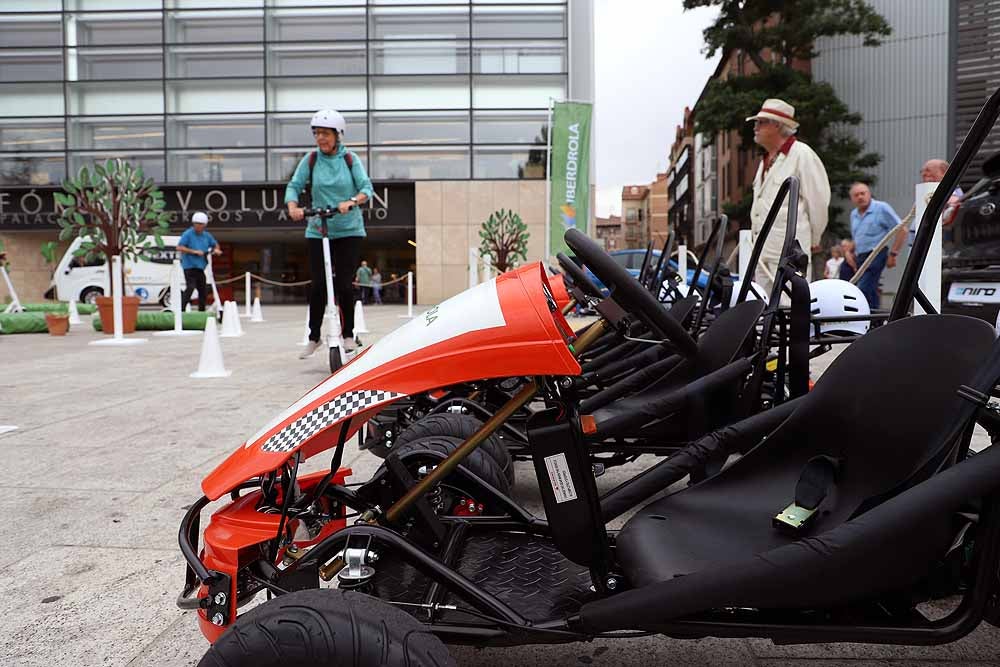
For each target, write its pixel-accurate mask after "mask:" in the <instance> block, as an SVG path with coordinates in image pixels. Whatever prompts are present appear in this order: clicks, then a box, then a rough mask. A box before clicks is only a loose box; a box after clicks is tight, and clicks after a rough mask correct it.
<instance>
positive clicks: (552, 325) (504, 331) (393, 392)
mask: <svg viewBox="0 0 1000 667" xmlns="http://www.w3.org/2000/svg"><path fill="white" fill-rule="evenodd" d="M571 333H572V329H570V327H569V325H568V324H567V322H566V320H565V318H563V316H562V314H561V313H560V312H559V309H558V308H557V307H556V305H555V300H554V298H553V291H552V288H551V287H550V285H549V282H548V278H547V277H546V275H545V269H544V267H543V266H542V264H541V263H534V264H529V265H527V266H524V267H522V268H520V269H517V270H516V271H510V272H508V273H505V274H503V275H501V276H499V277H498V278H496V279H494V280H491V281H489V282H486V283H482V284H481V285H477V286H476V287H472V288H470V289H468V290H466V291H465V292H462V293H461V294H458V295H457V296H454V297H452V298H450V299H448V300H447V301H444V302H442V303H441V304H439V305H437V306H435V307H433V308H431V309H430V310H428V311H426V312H425V313H423V314H421V315H418V316H417V317H415V318H413V319H412V320H411V321H410V322H407V323H406V324H404V325H403V326H401V327H399V328H398V329H396V330H395V331H393V332H392V333H390V334H388V335H387V336H385V337H384V338H382V339H381V340H379V341H378V342H377V343H375V344H374V345H372V346H371V347H369V348H367V349H365V350H364V351H362V352H361V353H360V354H358V356H357V357H355V358H354V360H352V361H351V362H350V363H349V364H347V365H346V366H344V367H343V368H341V369H340V370H339V371H337V372H336V373H335V374H333V375H331V376H330V377H329V378H327V379H326V380H325V381H323V382H322V383H320V384H319V385H317V386H316V387H314V388H313V389H312V390H311V391H310V392H309V393H307V394H306V395H305V396H303V397H302V398H300V399H299V400H298V401H296V402H295V403H294V404H293V405H291V406H290V407H289V408H287V409H286V410H285V411H284V412H282V413H281V414H279V415H278V416H276V417H275V418H274V419H272V420H271V421H270V422H268V423H267V425H266V426H264V427H263V428H262V429H260V430H259V431H258V432H257V433H255V434H253V435H252V436H251V437H250V438H248V439H247V440H246V441H245V442H244V443H243V444H242V445H241V446H240V447H239V449H237V450H236V451H235V452H233V454H231V455H230V456H229V458H227V459H226V460H225V461H223V462H222V463H221V464H220V465H219V466H218V467H217V468H216V469H215V470H213V471H212V472H211V473H209V475H208V476H207V477H206V478H205V479H204V480H203V481H202V490H203V491H204V492H205V495H206V496H208V498H210V499H212V500H215V499H217V498H219V497H220V496H222V495H223V494H225V493H228V492H229V491H231V490H232V489H233V488H235V487H236V486H237V485H239V484H241V483H243V482H245V481H246V480H248V479H250V478H252V477H257V476H259V475H263V474H266V473H268V472H271V471H272V470H276V469H278V468H279V467H280V466H281V465H283V464H284V463H285V462H286V461H287V460H288V458H289V457H290V456H292V454H294V453H295V452H296V451H299V450H302V454H303V456H304V457H306V458H308V457H310V456H313V455H315V454H316V453H318V452H321V451H323V450H325V449H328V448H330V447H333V446H334V445H336V444H337V442H338V441H339V440H340V438H341V437H343V438H348V437H350V436H351V435H353V434H354V433H356V432H357V431H358V429H360V428H361V427H362V426H363V425H364V423H365V422H366V421H367V420H368V419H370V418H371V417H372V416H374V415H375V414H376V413H377V412H378V411H379V410H381V409H382V408H384V407H385V406H386V405H388V404H389V403H392V402H393V401H396V400H399V399H400V398H403V397H405V396H409V395H413V394H419V393H422V392H425V391H429V390H431V389H436V388H438V387H445V386H448V385H452V384H457V383H460V382H469V381H472V380H481V379H486V378H499V377H513V376H523V375H579V373H580V365H579V364H578V363H577V361H576V359H575V358H574V357H573V354H572V353H571V352H570V351H569V349H568V347H567V344H566V336H568V335H570V334H571ZM338 425H339V426H340V427H339V428H334V427H336V426H338Z"/></svg>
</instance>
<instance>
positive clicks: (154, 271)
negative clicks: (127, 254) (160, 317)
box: [49, 236, 184, 306]
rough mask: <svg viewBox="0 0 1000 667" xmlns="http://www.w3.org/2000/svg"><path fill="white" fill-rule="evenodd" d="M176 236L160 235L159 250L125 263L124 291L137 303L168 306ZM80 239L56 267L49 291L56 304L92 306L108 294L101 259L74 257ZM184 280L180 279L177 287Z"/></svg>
mask: <svg viewBox="0 0 1000 667" xmlns="http://www.w3.org/2000/svg"><path fill="white" fill-rule="evenodd" d="M179 240H180V237H179V236H164V237H163V247H162V248H150V249H149V250H147V251H146V252H145V253H144V254H143V256H142V257H141V258H140V259H139V260H138V261H132V260H128V261H126V262H125V267H124V271H125V292H126V294H134V295H135V296H137V297H139V299H140V303H143V304H153V303H160V304H161V305H163V306H169V305H170V271H171V270H172V268H173V263H174V258H175V257H176V256H177V242H178V241H179ZM81 242H82V241H81V239H79V238H76V239H74V240H73V242H72V243H70V246H69V248H68V249H67V250H66V253H65V254H64V255H63V257H62V259H61V260H59V264H57V265H56V270H55V272H54V274H53V276H52V282H51V284H50V286H49V290H50V291H53V290H54V292H55V297H56V298H57V299H59V300H60V301H69V300H70V299H75V300H76V301H79V302H81V303H94V302H95V300H96V298H97V297H99V296H102V295H104V294H107V293H110V291H111V290H110V289H109V288H108V278H109V271H108V268H107V265H106V264H105V262H104V260H103V258H102V259H98V260H92V261H90V262H86V261H84V259H83V258H82V257H75V256H74V254H73V253H74V252H76V250H78V249H79V248H80V244H81ZM183 284H184V277H183V276H181V285H182V286H183Z"/></svg>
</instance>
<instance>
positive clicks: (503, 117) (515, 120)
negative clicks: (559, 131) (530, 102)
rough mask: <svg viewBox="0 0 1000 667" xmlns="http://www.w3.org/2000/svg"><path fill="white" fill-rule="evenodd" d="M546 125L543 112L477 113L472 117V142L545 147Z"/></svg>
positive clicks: (546, 121) (545, 113)
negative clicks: (537, 144)
mask: <svg viewBox="0 0 1000 667" xmlns="http://www.w3.org/2000/svg"><path fill="white" fill-rule="evenodd" d="M546 125H548V113H547V112H545V111H541V112H539V111H499V112H497V111H477V112H475V114H473V117H472V137H473V139H472V140H473V141H474V142H475V143H477V144H503V143H515V144H534V143H539V144H541V145H545V143H546V142H545V138H544V136H545V135H544V134H543V132H544V131H545V126H546Z"/></svg>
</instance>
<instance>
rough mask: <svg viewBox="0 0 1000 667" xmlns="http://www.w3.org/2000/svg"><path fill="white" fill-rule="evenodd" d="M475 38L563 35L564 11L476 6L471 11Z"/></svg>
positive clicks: (564, 27) (547, 7)
mask: <svg viewBox="0 0 1000 667" xmlns="http://www.w3.org/2000/svg"><path fill="white" fill-rule="evenodd" d="M472 36H473V37H474V38H492V37H517V38H518V39H537V38H539V37H565V36H566V8H565V7H560V6H537V5H511V6H508V7H476V8H474V9H473V10H472Z"/></svg>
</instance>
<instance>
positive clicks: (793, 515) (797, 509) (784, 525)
mask: <svg viewBox="0 0 1000 667" xmlns="http://www.w3.org/2000/svg"><path fill="white" fill-rule="evenodd" d="M816 509H818V508H813V509H806V508H805V507H802V506H800V505H797V504H796V503H795V502H792V504H791V505H789V506H788V507H786V508H785V509H783V510H781V511H780V512H778V514H777V515H776V516H775V517H774V518H773V519H771V525H772V526H774V527H775V528H777V529H779V530H788V531H793V532H799V531H801V530H802V529H803V528H805V527H806V526H808V525H809V522H810V520H811V519H812V518H813V516H814V515H815V514H816Z"/></svg>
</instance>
